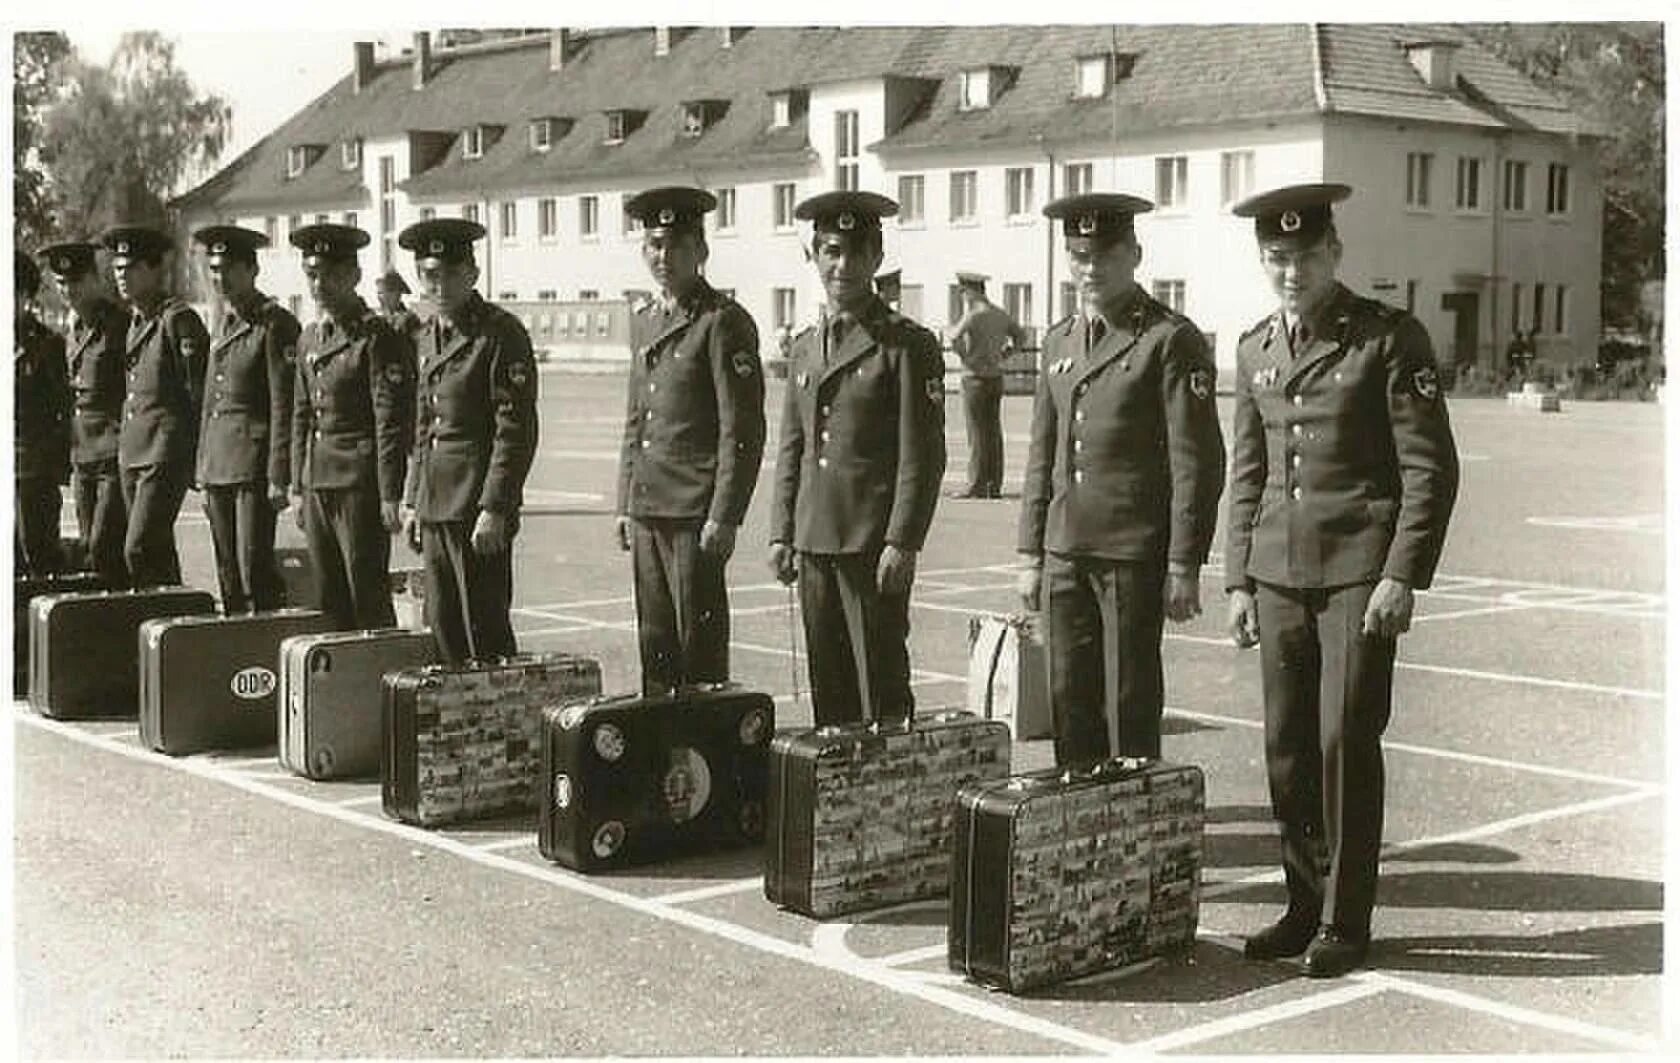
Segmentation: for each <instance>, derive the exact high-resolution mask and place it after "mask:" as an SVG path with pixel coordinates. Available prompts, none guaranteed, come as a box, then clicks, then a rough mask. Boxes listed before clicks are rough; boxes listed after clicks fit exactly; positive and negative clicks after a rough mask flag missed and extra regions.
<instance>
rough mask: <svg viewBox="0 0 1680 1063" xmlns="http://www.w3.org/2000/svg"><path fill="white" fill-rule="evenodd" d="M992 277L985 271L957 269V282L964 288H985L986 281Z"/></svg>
mask: <svg viewBox="0 0 1680 1063" xmlns="http://www.w3.org/2000/svg"><path fill="white" fill-rule="evenodd" d="M991 279H992V278H991V277H989V276H987V275H986V274H984V273H971V272H969V271H968V270H965V269H959V270H957V283H958V284H959V285H961V286H962V287H964V288H978V289H980V290H982V291H983V290H985V287H986V282H987V281H989V280H991Z"/></svg>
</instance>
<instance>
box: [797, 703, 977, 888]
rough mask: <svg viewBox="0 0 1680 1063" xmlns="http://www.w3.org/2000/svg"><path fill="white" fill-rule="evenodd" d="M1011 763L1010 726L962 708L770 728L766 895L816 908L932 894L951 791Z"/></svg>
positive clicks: (944, 858) (942, 877)
mask: <svg viewBox="0 0 1680 1063" xmlns="http://www.w3.org/2000/svg"><path fill="white" fill-rule="evenodd" d="M1008 774H1009V728H1007V727H1005V726H1004V725H1003V724H1002V723H1000V722H998V721H996V720H982V719H980V718H979V717H977V716H974V715H972V714H971V713H967V712H943V713H938V714H934V715H931V716H926V717H912V719H911V721H910V722H909V723H908V724H905V723H902V722H898V721H895V722H893V723H891V724H887V725H885V726H882V725H878V724H873V723H871V724H847V725H844V726H838V727H819V728H816V729H815V730H805V731H785V732H783V733H781V734H778V735H777V736H776V737H775V738H774V739H773V740H772V741H771V743H770V794H769V804H768V808H767V816H768V819H767V826H766V829H765V845H764V895H765V896H766V897H768V898H769V899H770V900H771V901H773V902H775V903H776V904H779V905H781V906H782V907H784V908H791V909H793V910H794V911H796V912H801V913H803V914H805V915H809V916H815V917H817V918H825V917H827V916H831V915H839V914H842V913H845V912H855V911H862V910H864V909H868V908H881V907H885V906H887V905H890V904H898V903H902V902H905V901H912V900H918V899H920V898H924V897H936V896H939V895H941V894H943V893H944V892H945V890H946V888H947V886H948V884H949V877H950V875H949V872H950V861H951V830H952V826H953V824H954V822H955V820H956V800H957V791H958V790H960V789H962V788H963V787H964V786H966V785H969V784H970V783H974V782H979V781H983V780H987V779H1001V778H1003V777H1005V776H1007V775H1008Z"/></svg>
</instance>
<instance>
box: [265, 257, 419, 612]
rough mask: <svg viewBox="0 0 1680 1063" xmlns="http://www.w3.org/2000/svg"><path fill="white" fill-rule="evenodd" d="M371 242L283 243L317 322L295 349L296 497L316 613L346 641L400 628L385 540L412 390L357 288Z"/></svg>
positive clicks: (404, 363) (403, 358)
mask: <svg viewBox="0 0 1680 1063" xmlns="http://www.w3.org/2000/svg"><path fill="white" fill-rule="evenodd" d="M370 239H371V237H369V236H368V234H367V233H366V232H363V231H362V230H361V229H357V228H353V227H351V226H348V225H330V224H321V225H308V226H305V227H303V228H301V229H298V230H297V231H295V232H293V233H292V235H291V242H292V246H294V247H296V248H297V249H298V250H299V251H301V252H302V253H303V275H304V277H305V279H306V280H307V281H308V284H309V295H310V297H311V298H312V299H314V300H315V304H316V305H317V306H318V307H319V308H320V309H321V311H322V314H321V316H320V317H319V318H318V319H317V320H315V321H311V322H310V323H309V324H308V325H307V326H305V328H304V329H303V333H302V336H301V337H300V339H299V341H298V353H297V382H296V384H295V385H294V391H293V396H292V472H293V477H292V479H293V485H292V486H293V493H294V494H295V495H297V497H296V499H295V501H296V502H297V504H298V517H297V519H298V523H299V524H300V525H301V526H302V528H303V530H304V536H305V538H306V539H307V540H308V543H309V557H310V560H311V562H312V563H313V564H314V566H315V578H316V586H317V588H318V591H317V594H318V596H319V601H318V602H317V607H318V608H319V609H320V610H321V611H322V612H324V613H326V614H328V615H329V616H331V617H332V618H333V622H334V623H335V624H336V625H337V626H338V627H339V628H341V629H342V630H346V631H350V630H355V629H357V628H364V629H366V628H386V627H392V626H394V625H395V624H396V613H395V611H394V609H393V608H392V605H391V588H390V576H389V572H390V562H391V533H392V532H394V531H396V530H397V528H398V527H400V524H401V519H400V517H401V502H402V490H403V471H404V468H405V467H406V465H407V462H408V455H407V453H406V452H405V451H404V449H403V442H404V440H405V439H406V438H407V434H408V429H407V428H406V425H407V423H408V422H409V421H410V420H411V419H412V418H413V416H414V382H413V377H412V371H411V370H410V368H409V361H408V356H407V354H406V353H405V352H404V351H403V346H402V340H400V339H398V338H397V335H396V333H394V332H392V331H391V327H390V326H389V325H387V324H386V323H385V319H384V318H382V317H380V316H379V315H378V314H376V313H374V311H373V310H372V309H370V308H369V307H368V305H367V303H365V302H363V301H362V298H361V296H359V295H357V294H356V285H357V284H359V283H361V279H362V270H361V267H360V266H358V265H357V263H356V252H357V250H358V249H359V248H362V247H365V246H366V245H367V244H368V242H369V240H370Z"/></svg>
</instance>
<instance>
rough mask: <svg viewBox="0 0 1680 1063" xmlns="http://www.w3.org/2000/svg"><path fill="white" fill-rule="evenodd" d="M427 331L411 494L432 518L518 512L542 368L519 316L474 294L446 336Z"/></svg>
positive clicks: (436, 326)
mask: <svg viewBox="0 0 1680 1063" xmlns="http://www.w3.org/2000/svg"><path fill="white" fill-rule="evenodd" d="M443 328H444V321H443V318H442V316H441V315H440V316H438V317H436V318H433V319H432V321H431V322H430V323H429V324H428V325H427V327H426V328H424V329H422V330H421V332H420V401H419V404H418V406H419V408H418V411H417V416H416V419H415V432H414V467H413V470H412V472H411V473H410V476H409V482H408V494H407V498H408V502H409V504H410V505H412V506H414V508H415V513H416V515H417V516H418V517H419V519H420V520H422V521H426V522H429V523H444V522H449V521H472V520H476V519H477V518H478V513H479V511H480V510H488V511H489V512H492V513H498V514H502V515H504V516H517V515H518V513H519V509H520V506H521V504H522V503H523V500H524V491H525V477H526V475H527V474H529V473H530V471H531V462H532V460H533V459H534V458H535V457H536V451H537V366H536V361H535V360H534V359H533V358H532V356H531V337H530V335H529V334H528V333H526V331H525V326H524V325H522V324H520V323H519V319H518V318H516V317H514V316H513V315H512V314H510V313H508V312H507V311H506V310H503V309H502V308H501V307H498V306H492V305H491V304H489V303H487V302H485V301H484V299H483V297H481V296H479V295H478V294H477V293H476V292H475V293H474V294H473V295H472V297H471V299H470V301H469V302H468V304H467V305H466V307H465V308H464V309H463V310H462V312H461V314H460V315H459V316H458V318H457V320H456V321H455V322H454V324H453V326H452V328H453V331H452V332H451V334H450V336H449V337H448V339H444V337H443Z"/></svg>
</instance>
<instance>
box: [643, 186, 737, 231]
mask: <svg viewBox="0 0 1680 1063" xmlns="http://www.w3.org/2000/svg"><path fill="white" fill-rule="evenodd" d="M716 208H717V197H716V196H714V195H712V194H711V193H710V192H708V191H706V190H705V189H704V188H689V187H687V186H684V185H670V186H667V187H664V188H650V189H648V190H647V191H646V192H640V193H637V194H636V195H634V196H631V197H630V198H629V199H627V200H625V202H624V210H625V213H627V214H629V215H630V216H631V217H632V218H635V219H636V220H637V221H639V222H641V223H642V225H644V226H646V227H647V228H649V229H699V228H700V227H701V226H700V219H701V218H703V217H705V215H706V212H707V211H709V210H715V209H716Z"/></svg>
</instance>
